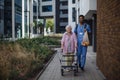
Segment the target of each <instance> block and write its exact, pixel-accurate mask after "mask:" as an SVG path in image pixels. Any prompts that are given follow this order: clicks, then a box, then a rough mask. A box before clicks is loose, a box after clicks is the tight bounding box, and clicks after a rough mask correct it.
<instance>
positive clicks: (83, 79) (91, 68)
mask: <svg viewBox="0 0 120 80" xmlns="http://www.w3.org/2000/svg"><path fill="white" fill-rule="evenodd" d="M56 49H57V51H58V53H59V52H60V49H59V48H56ZM58 53H57V54H56V55H55V57H54V59H53V60H52V61H51V63H50V64H49V66H48V67H47V68H46V70H45V71H44V72H43V74H42V75H41V76H40V78H39V79H38V80H105V77H104V76H103V75H102V73H101V72H100V71H99V69H98V68H97V66H96V53H93V52H92V47H88V53H87V61H86V66H85V71H84V72H82V71H81V70H80V69H79V72H78V73H77V76H74V75H73V72H66V73H65V76H61V73H60V62H59V58H58Z"/></svg>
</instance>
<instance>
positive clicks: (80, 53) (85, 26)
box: [74, 15, 91, 71]
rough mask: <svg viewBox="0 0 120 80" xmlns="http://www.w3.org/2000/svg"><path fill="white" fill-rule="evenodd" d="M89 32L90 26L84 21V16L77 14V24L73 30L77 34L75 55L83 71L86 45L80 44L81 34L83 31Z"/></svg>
mask: <svg viewBox="0 0 120 80" xmlns="http://www.w3.org/2000/svg"><path fill="white" fill-rule="evenodd" d="M86 31H87V32H88V33H90V32H91V30H90V26H89V25H88V24H86V23H85V22H84V16H83V15H80V16H79V24H77V26H76V28H75V30H74V32H75V33H76V36H77V41H78V43H77V45H78V48H77V57H78V64H79V67H80V68H81V70H83V71H84V66H85V62H86V53H87V46H83V45H82V40H83V35H84V33H85V32H86Z"/></svg>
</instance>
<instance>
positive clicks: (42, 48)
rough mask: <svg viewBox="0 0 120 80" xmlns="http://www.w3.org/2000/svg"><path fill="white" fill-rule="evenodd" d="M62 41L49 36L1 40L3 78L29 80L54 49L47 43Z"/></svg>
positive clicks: (0, 74) (0, 66)
mask: <svg viewBox="0 0 120 80" xmlns="http://www.w3.org/2000/svg"><path fill="white" fill-rule="evenodd" d="M56 44H57V45H59V44H60V43H59V42H58V41H57V40H56V39H54V38H49V37H44V38H35V39H21V40H17V41H15V42H6V41H5V42H0V78H1V80H27V79H28V78H29V77H34V76H35V75H36V74H37V73H38V72H39V71H40V70H41V69H42V68H43V66H44V64H45V63H46V62H47V61H48V60H49V59H50V57H51V56H52V55H53V53H54V51H53V50H51V49H50V48H49V47H48V46H47V45H56Z"/></svg>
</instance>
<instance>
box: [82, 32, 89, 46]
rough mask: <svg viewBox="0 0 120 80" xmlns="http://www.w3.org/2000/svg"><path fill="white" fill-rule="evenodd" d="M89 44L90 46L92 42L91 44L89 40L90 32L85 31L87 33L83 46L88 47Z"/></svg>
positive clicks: (84, 36)
mask: <svg viewBox="0 0 120 80" xmlns="http://www.w3.org/2000/svg"><path fill="white" fill-rule="evenodd" d="M89 44H90V42H89V38H88V32H87V31H85V33H84V35H83V41H82V45H83V46H88V45H89Z"/></svg>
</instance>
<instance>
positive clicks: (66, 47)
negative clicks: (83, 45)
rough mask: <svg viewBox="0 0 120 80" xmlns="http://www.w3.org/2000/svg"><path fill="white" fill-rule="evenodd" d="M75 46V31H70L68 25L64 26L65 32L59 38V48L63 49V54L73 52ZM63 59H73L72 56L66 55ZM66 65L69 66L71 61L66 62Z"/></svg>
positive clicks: (70, 28)
mask: <svg viewBox="0 0 120 80" xmlns="http://www.w3.org/2000/svg"><path fill="white" fill-rule="evenodd" d="M75 48H77V39H76V35H75V33H73V32H72V27H71V26H70V25H67V26H66V32H65V33H64V34H63V37H62V40H61V49H62V51H63V55H71V54H74V52H75ZM65 60H71V61H72V60H74V58H73V57H66V59H65ZM66 65H67V66H71V65H72V62H67V63H66Z"/></svg>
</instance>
